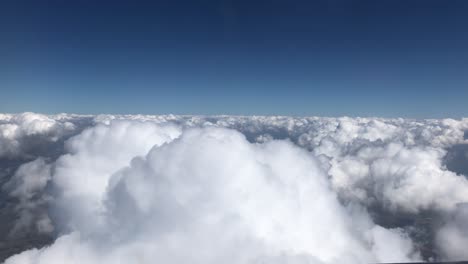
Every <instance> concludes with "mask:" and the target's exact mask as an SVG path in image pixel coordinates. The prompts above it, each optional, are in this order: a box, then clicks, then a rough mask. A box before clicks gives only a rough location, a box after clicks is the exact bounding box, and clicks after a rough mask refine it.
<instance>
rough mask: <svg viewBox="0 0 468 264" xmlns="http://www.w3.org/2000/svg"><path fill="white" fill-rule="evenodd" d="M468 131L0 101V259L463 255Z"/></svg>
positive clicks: (457, 123) (461, 123) (441, 124)
mask: <svg viewBox="0 0 468 264" xmlns="http://www.w3.org/2000/svg"><path fill="white" fill-rule="evenodd" d="M467 131H468V119H461V120H453V119H441V120H409V119H382V118H347V117H343V118H321V117H303V118H299V117H283V116H279V117H263V116H176V115H165V116H147V115H146V116H143V115H121V116H112V115H98V116H79V115H67V114H62V115H54V116H45V115H40V114H34V113H24V114H17V115H10V114H5V115H0V181H1V184H2V188H1V193H0V195H1V201H0V203H1V211H0V216H1V221H2V223H5V224H3V225H2V228H1V229H0V240H1V241H0V243H1V244H0V257H1V258H2V259H6V258H7V257H9V256H11V255H13V254H17V255H15V256H12V257H11V258H9V259H8V260H7V261H6V263H63V259H67V261H68V262H66V263H83V261H85V262H86V263H115V262H117V263H119V261H120V263H129V262H138V263H154V261H156V260H157V261H158V262H163V263H187V262H188V261H190V262H191V263H219V262H224V263H226V262H227V263H264V262H268V263H270V262H271V263H337V262H340V263H342V262H345V263H369V262H395V261H418V260H426V261H427V260H459V259H468V254H467V253H466V250H464V245H466V244H467V243H468V226H467V225H466V222H468V213H467V209H466V208H467V206H468V180H467V178H466V176H468V167H467V164H468V147H467V146H468V142H467V138H466V135H467ZM45 245H50V246H49V247H44V246H45ZM29 248H37V249H31V250H27V249H29Z"/></svg>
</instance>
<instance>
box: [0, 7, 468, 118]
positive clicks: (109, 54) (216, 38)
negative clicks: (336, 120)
mask: <svg viewBox="0 0 468 264" xmlns="http://www.w3.org/2000/svg"><path fill="white" fill-rule="evenodd" d="M22 111H37V112H45V113H57V112H75V113H144V114H160V113H176V114H266V115H275V114H283V115H320V116H341V115H349V116H391V117H396V116H403V117H416V118H425V117H461V116H468V1H450V0H449V1H442V0H441V1H432V0H421V1H418V0H412V1H399V0H388V1H385V0H380V1H349V0H348V1H345V0H343V1H338V0H327V1H311V0H310V1H296V0H288V1H286V0H284V1H277V0H269V1H266V0H265V1H255V0H245V1H244V0H239V1H234V0H233V1H223V0H219V1H215V0H200V1H181V0H167V1H115V0H114V1H86V0H81V1H59V0H56V1H35V0H31V1H25V0H5V1H1V2H0V112H22Z"/></svg>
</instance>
